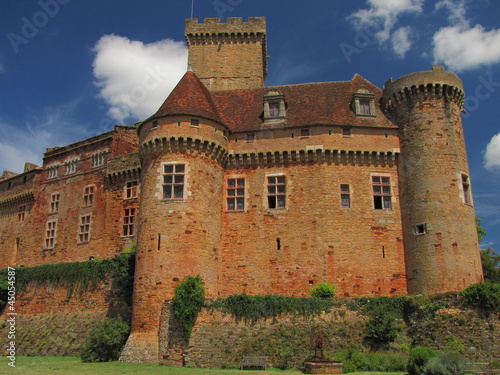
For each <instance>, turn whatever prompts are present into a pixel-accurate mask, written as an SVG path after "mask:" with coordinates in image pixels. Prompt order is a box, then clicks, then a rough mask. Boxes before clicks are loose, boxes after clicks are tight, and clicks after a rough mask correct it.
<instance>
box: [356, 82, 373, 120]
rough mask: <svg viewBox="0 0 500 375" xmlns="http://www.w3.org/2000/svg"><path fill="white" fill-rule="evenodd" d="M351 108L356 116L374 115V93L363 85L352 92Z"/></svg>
mask: <svg viewBox="0 0 500 375" xmlns="http://www.w3.org/2000/svg"><path fill="white" fill-rule="evenodd" d="M352 106H353V108H352V109H353V110H354V113H356V116H371V117H373V116H375V95H374V94H372V93H371V92H370V91H368V89H366V88H365V87H362V88H360V89H359V90H358V91H356V92H355V93H354V99H353V103H352Z"/></svg>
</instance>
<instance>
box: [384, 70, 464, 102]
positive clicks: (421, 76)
mask: <svg viewBox="0 0 500 375" xmlns="http://www.w3.org/2000/svg"><path fill="white" fill-rule="evenodd" d="M443 98H444V99H447V100H450V101H452V102H454V103H456V104H457V105H458V106H459V107H460V108H461V107H462V105H463V103H464V100H465V94H464V91H463V85H462V81H461V80H460V78H458V76H457V75H455V74H454V73H451V72H447V71H445V70H444V67H443V66H441V65H433V66H432V70H429V71H423V72H416V73H412V74H408V75H406V76H404V77H401V78H399V79H397V80H396V81H393V80H392V78H390V79H389V80H387V82H386V83H385V87H384V91H383V97H382V100H381V104H382V107H383V108H385V109H386V110H389V111H392V110H395V109H396V108H398V107H399V106H401V105H404V104H406V103H412V102H422V101H425V100H431V99H443Z"/></svg>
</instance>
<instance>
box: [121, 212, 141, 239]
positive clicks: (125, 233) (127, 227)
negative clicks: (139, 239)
mask: <svg viewBox="0 0 500 375" xmlns="http://www.w3.org/2000/svg"><path fill="white" fill-rule="evenodd" d="M137 211H138V210H137V207H125V208H124V209H123V228H122V237H133V236H135V227H136V221H137V220H136V218H137Z"/></svg>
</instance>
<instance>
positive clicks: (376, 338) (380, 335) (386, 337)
mask: <svg viewBox="0 0 500 375" xmlns="http://www.w3.org/2000/svg"><path fill="white" fill-rule="evenodd" d="M400 331H401V326H400V325H399V324H397V323H396V321H395V319H394V318H393V317H392V316H390V315H389V314H386V313H382V312H378V313H375V314H373V315H372V317H371V318H370V320H368V322H366V327H365V339H366V341H368V343H369V344H370V346H372V347H374V348H380V347H383V346H386V345H388V344H389V343H391V342H393V341H394V340H396V339H397V337H398V336H399V332H400Z"/></svg>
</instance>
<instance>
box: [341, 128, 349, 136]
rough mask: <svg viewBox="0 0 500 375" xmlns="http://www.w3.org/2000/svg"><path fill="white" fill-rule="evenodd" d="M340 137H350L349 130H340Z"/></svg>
mask: <svg viewBox="0 0 500 375" xmlns="http://www.w3.org/2000/svg"><path fill="white" fill-rule="evenodd" d="M342 135H343V136H344V137H350V136H351V128H342Z"/></svg>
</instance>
